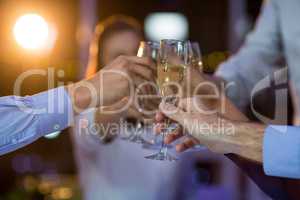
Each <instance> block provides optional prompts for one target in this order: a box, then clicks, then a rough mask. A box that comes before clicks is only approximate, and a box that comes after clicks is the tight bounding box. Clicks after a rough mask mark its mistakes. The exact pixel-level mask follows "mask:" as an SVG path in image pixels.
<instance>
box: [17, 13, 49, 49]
mask: <svg viewBox="0 0 300 200" xmlns="http://www.w3.org/2000/svg"><path fill="white" fill-rule="evenodd" d="M13 34H14V37H15V40H16V41H17V43H18V44H19V45H20V46H21V47H23V48H24V49H27V50H41V49H46V48H47V46H48V43H49V41H50V35H51V34H50V26H49V24H48V23H47V22H46V20H45V19H44V18H43V17H41V16H40V15H37V14H33V13H31V14H25V15H23V16H21V17H20V18H18V19H17V21H16V23H15V26H14V28H13Z"/></svg>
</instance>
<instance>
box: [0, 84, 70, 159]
mask: <svg viewBox="0 0 300 200" xmlns="http://www.w3.org/2000/svg"><path fill="white" fill-rule="evenodd" d="M72 123H73V110H72V104H71V100H70V98H69V96H68V93H67V92H66V90H65V88H64V87H59V88H56V89H52V90H49V91H46V92H42V93H39V94H36V95H33V96H27V97H18V96H7V97H0V127H1V129H0V155H2V154H5V153H8V152H11V151H14V150H16V149H19V148H21V147H23V146H25V145H27V144H30V143H32V142H34V141H35V140H37V139H38V138H40V137H42V136H44V135H47V134H49V133H52V132H55V131H60V130H63V129H65V128H67V127H68V126H70V125H71V124H72Z"/></svg>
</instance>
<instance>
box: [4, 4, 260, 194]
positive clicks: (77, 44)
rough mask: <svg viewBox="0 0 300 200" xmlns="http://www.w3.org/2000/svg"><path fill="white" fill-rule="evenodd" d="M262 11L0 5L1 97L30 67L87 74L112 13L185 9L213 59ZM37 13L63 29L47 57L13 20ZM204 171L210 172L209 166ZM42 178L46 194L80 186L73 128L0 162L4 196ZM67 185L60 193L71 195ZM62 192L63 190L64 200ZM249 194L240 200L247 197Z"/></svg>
mask: <svg viewBox="0 0 300 200" xmlns="http://www.w3.org/2000/svg"><path fill="white" fill-rule="evenodd" d="M260 6H261V0H221V1H220V0H143V1H140V0H126V1H122V0H98V1H97V0H82V1H79V0H1V1H0V18H1V20H0V72H1V73H0V95H1V96H5V95H11V94H13V86H14V82H15V80H16V78H17V77H18V76H19V75H20V74H21V73H22V72H24V71H26V70H28V69H42V70H46V69H47V68H49V67H51V68H53V73H54V74H55V76H54V77H55V80H57V81H60V82H64V83H67V82H68V81H76V80H78V79H79V78H80V77H82V75H83V72H84V70H85V66H86V63H87V58H88V45H89V41H90V39H91V35H92V33H93V28H94V26H95V24H96V23H97V22H98V21H99V20H103V19H105V18H106V17H108V16H110V15H113V14H125V15H131V16H133V17H135V18H137V19H139V20H140V21H141V22H142V23H143V21H144V19H145V18H146V17H147V16H148V15H149V14H151V13H153V12H179V13H181V14H183V15H185V16H186V18H187V19H188V23H189V38H190V39H192V40H195V41H199V43H200V45H201V51H202V53H203V54H204V55H208V54H210V53H212V52H216V51H221V52H224V51H229V52H230V53H234V52H236V51H237V49H238V48H239V46H240V45H241V43H242V42H243V40H244V38H245V35H246V33H247V32H249V30H251V28H252V27H253V24H254V22H255V19H256V17H257V15H258V13H259V10H260ZM30 12H34V13H37V14H39V15H41V16H43V17H44V18H45V19H46V21H47V22H49V23H52V24H53V25H54V26H55V28H56V31H57V37H56V41H55V43H54V46H53V48H52V49H51V50H50V51H49V52H47V53H31V52H28V51H26V50H25V49H23V48H21V47H20V46H19V45H18V44H17V43H16V41H15V39H14V35H13V33H12V29H13V26H14V23H15V22H16V20H17V18H18V17H20V16H22V15H23V14H26V13H30ZM60 70H64V72H65V74H64V76H63V77H58V76H57V72H58V71H60ZM49 73H51V72H49ZM45 89H47V77H46V76H31V77H30V78H27V79H26V80H25V81H24V84H23V87H22V95H30V94H34V93H37V92H40V91H43V90H45ZM205 166H208V168H210V164H209V163H206V164H205ZM212 170H216V169H212ZM233 170H238V169H236V168H233ZM237 173H238V176H237V183H244V185H243V184H241V185H239V186H237V190H239V191H240V192H243V191H244V189H243V187H246V185H245V184H247V183H246V182H247V181H246V178H245V177H244V176H243V175H242V174H241V173H240V172H237ZM37 177H38V178H37ZM41 180H46V182H44V183H45V184H44V185H41V186H40V187H41V188H40V190H41V191H44V190H47V187H50V186H49V184H50V185H51V184H57V185H64V184H65V185H69V186H70V185H71V186H70V187H74V188H77V187H78V183H77V179H76V165H75V163H74V158H73V152H72V144H71V142H70V137H69V134H68V130H65V131H63V132H62V133H61V134H59V135H58V136H57V137H55V138H52V139H47V138H42V139H40V140H38V141H37V142H35V143H34V144H32V145H29V146H27V147H25V148H22V149H20V150H18V151H16V152H13V153H10V154H8V155H5V156H1V157H0V199H9V198H11V199H18V195H16V194H17V193H20V195H21V193H22V192H24V188H25V191H32V190H33V188H34V187H35V185H36V184H38V183H37V182H40V181H41ZM51 180H52V182H51ZM53 180H54V181H53ZM57 180H58V181H57ZM47 181H48V182H47ZM55 181H56V182H55ZM53 182H55V183H53ZM47 184H48V186H47ZM69 186H68V187H69ZM68 187H64V188H65V190H61V191H60V192H61V193H62V194H69V193H68V190H66V188H68ZM239 187H240V188H239ZM20 188H21V189H20ZM255 191H256V190H255ZM64 192H65V193H64ZM59 194H60V193H59V191H58V199H59ZM36 195H37V196H36V197H35V198H34V199H39V194H36ZM40 195H42V194H40ZM54 196H55V195H54ZM71 196H72V195H71ZM79 196H80V195H78V198H80V197H79ZM242 196H243V195H242V194H241V195H240V196H238V198H241V199H243V197H242ZM65 197H68V195H67V196H65ZM72 198H73V199H75V197H74V196H73V197H72ZM76 198H77V197H76ZM21 199H22V198H21ZM23 199H26V198H23ZM248 199H255V198H251V196H250V197H248Z"/></svg>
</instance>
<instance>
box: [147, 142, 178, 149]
mask: <svg viewBox="0 0 300 200" xmlns="http://www.w3.org/2000/svg"><path fill="white" fill-rule="evenodd" d="M165 146H166V147H168V148H172V147H173V146H172V145H170V144H168V145H166V144H165ZM142 148H143V149H149V150H160V149H161V144H159V143H155V142H154V141H153V140H152V141H150V142H149V141H148V142H147V143H144V144H143V146H142Z"/></svg>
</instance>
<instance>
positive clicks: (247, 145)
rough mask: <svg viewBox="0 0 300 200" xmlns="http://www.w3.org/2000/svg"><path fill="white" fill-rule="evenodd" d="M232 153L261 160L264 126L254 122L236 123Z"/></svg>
mask: <svg viewBox="0 0 300 200" xmlns="http://www.w3.org/2000/svg"><path fill="white" fill-rule="evenodd" d="M235 127H236V128H235V137H234V138H235V139H234V143H235V147H236V148H235V149H233V152H232V153H234V154H237V155H240V156H242V157H244V158H247V159H249V160H253V161H256V162H262V145H263V135H264V130H265V128H266V126H264V125H260V124H254V123H236V125H235Z"/></svg>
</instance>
